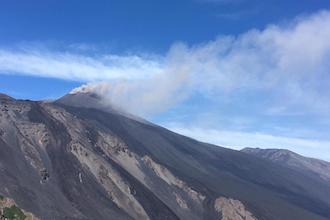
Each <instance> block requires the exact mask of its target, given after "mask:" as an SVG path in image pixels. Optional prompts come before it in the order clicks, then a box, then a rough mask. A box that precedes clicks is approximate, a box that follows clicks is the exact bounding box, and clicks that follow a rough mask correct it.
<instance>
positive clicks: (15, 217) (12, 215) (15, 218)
mask: <svg viewBox="0 0 330 220" xmlns="http://www.w3.org/2000/svg"><path fill="white" fill-rule="evenodd" d="M3 217H5V218H7V219H9V220H24V219H25V218H26V215H24V213H23V212H22V210H21V209H20V208H18V207H17V206H16V205H13V206H11V207H10V208H8V207H7V208H4V210H3Z"/></svg>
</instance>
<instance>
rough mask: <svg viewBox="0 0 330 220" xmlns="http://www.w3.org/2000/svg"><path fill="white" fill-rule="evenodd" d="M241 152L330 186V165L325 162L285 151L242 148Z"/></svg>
mask: <svg viewBox="0 0 330 220" xmlns="http://www.w3.org/2000/svg"><path fill="white" fill-rule="evenodd" d="M242 152H245V153H248V154H251V155H255V156H257V157H261V158H264V159H267V160H270V161H273V162H275V163H277V164H280V165H283V166H287V167H290V168H292V169H295V170H297V171H300V172H302V173H305V174H306V175H307V174H309V175H310V176H311V177H313V178H320V179H321V180H324V181H327V182H329V184H330V163H329V162H327V161H323V160H318V159H314V158H309V157H304V156H301V155H299V154H297V153H294V152H292V151H289V150H286V149H260V148H244V149H242Z"/></svg>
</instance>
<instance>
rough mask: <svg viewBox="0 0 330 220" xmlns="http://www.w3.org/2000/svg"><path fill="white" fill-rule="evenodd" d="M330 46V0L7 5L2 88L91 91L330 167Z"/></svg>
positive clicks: (164, 120) (156, 116) (45, 94)
mask: <svg viewBox="0 0 330 220" xmlns="http://www.w3.org/2000/svg"><path fill="white" fill-rule="evenodd" d="M328 10H329V11H328ZM328 39H330V3H329V1H327V0H313V1H310V0H308V1H307V0H305V1H303V0H300V1H295V0H292V1H282V0H276V1H275V0H268V1H261V0H251V1H247V0H180V1H155V0H153V1H151V0H150V1H143V0H141V1H125V0H121V1H119V0H118V1H78V0H77V1H76V0H69V1H61V0H52V1H51V0H46V1H45V0H43V1H41V0H40V1H39V0H38V1H37V0H35V1H29V2H27V1H17V0H10V1H9V0H8V1H7V0H5V1H2V2H1V7H0V92H3V93H7V94H9V95H12V96H13V97H16V98H23V99H33V100H39V99H56V98H57V97H60V96H62V95H64V94H65V93H67V92H69V91H71V90H72V89H74V88H77V87H79V86H81V85H83V84H87V86H85V87H86V88H88V89H93V91H94V90H96V91H98V92H101V93H102V94H103V95H104V96H105V97H106V99H107V100H108V101H109V102H111V103H113V104H115V105H118V106H120V107H122V108H124V109H126V110H128V111H131V112H133V113H135V114H139V115H142V116H143V117H146V118H147V119H149V120H151V121H153V122H155V123H158V124H161V125H163V126H165V127H167V128H170V129H172V130H174V131H177V132H180V133H183V134H185V135H188V136H192V137H194V138H197V139H199V140H202V141H206V142H211V143H215V144H218V145H222V146H227V147H232V148H235V149H240V148H242V147H244V146H246V147H263V148H268V147H272V148H274V147H276V148H288V149H291V150H293V151H296V152H298V153H301V154H303V155H307V156H312V157H318V158H323V159H327V160H330V137H329V135H328V132H327V131H328V130H329V129H330V102H329V101H330V91H329V89H328V88H329V86H330V72H329V71H330V42H329V40H328Z"/></svg>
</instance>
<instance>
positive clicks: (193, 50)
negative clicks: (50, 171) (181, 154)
mask: <svg viewBox="0 0 330 220" xmlns="http://www.w3.org/2000/svg"><path fill="white" fill-rule="evenodd" d="M329 39H330V12H328V11H322V12H319V13H316V14H314V15H311V16H308V17H300V18H297V19H296V20H294V21H292V22H291V23H289V24H286V25H285V26H277V25H271V26H268V27H267V28H266V29H264V30H262V31H260V30H251V31H248V32H247V33H244V34H241V35H239V36H237V37H234V36H220V37H218V38H217V39H216V40H214V41H210V42H207V43H204V44H200V45H195V46H190V47H189V46H187V45H185V44H184V43H177V44H175V45H173V46H172V47H171V49H170V50H169V51H168V53H167V54H166V55H164V56H151V55H150V56H142V55H133V56H118V55H104V56H99V57H86V56H82V55H76V54H70V53H54V52H49V51H38V50H35V51H31V50H30V51H25V50H20V51H9V50H4V49H2V50H0V70H1V71H2V72H7V73H8V74H13V73H14V74H15V73H20V74H27V75H38V76H44V77H56V78H61V79H68V80H76V81H83V82H87V84H85V85H83V87H82V88H80V90H84V91H95V92H97V93H99V94H102V95H104V96H105V97H107V99H108V100H109V101H110V102H111V103H113V104H114V105H117V106H119V107H120V108H123V109H126V110H128V111H131V112H134V113H138V114H149V113H155V112H160V111H163V110H166V109H168V108H170V107H171V106H173V105H175V104H177V103H178V102H182V101H184V100H186V99H188V98H189V97H191V96H192V95H193V94H194V93H201V94H204V95H205V96H206V97H210V98H212V97H216V96H217V95H219V94H224V93H229V94H230V93H231V92H233V91H236V90H237V89H240V90H247V91H249V90H253V91H260V92H268V93H272V94H277V96H280V97H283V99H285V100H287V103H286V105H288V106H290V105H293V106H294V105H304V106H305V107H306V106H308V107H309V108H311V109H312V110H315V111H321V112H322V111H324V112H326V111H329V110H330V104H329V103H330V102H327V101H326V100H328V98H329V97H330V94H329V90H328V89H327V88H328V85H329V82H330V75H329V72H328V71H329V67H330V41H329ZM77 91H79V89H75V90H74V91H73V92H77ZM316 97H317V98H316Z"/></svg>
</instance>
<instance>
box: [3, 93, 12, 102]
mask: <svg viewBox="0 0 330 220" xmlns="http://www.w3.org/2000/svg"><path fill="white" fill-rule="evenodd" d="M0 100H14V98H13V97H10V96H9V95H6V94H4V93H0Z"/></svg>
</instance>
